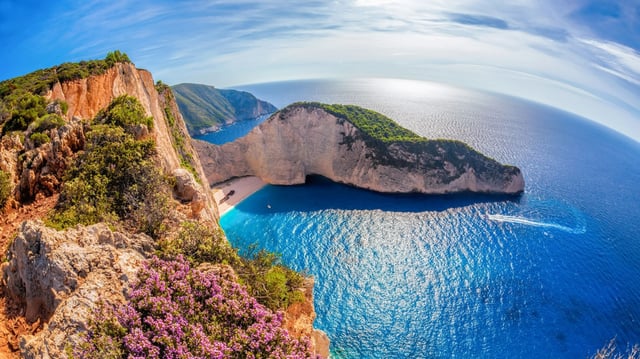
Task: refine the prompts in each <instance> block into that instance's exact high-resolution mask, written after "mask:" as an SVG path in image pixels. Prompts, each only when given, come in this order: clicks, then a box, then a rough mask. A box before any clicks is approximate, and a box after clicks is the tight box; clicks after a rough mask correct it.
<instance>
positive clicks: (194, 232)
mask: <svg viewBox="0 0 640 359" xmlns="http://www.w3.org/2000/svg"><path fill="white" fill-rule="evenodd" d="M159 244H160V253H161V256H162V257H164V258H176V257H177V256H178V255H184V256H185V257H186V258H187V259H188V260H189V261H190V262H191V263H195V264H198V263H203V262H209V263H224V264H231V265H234V266H237V264H239V262H240V257H239V256H238V254H237V253H236V251H235V250H234V249H233V248H232V247H231V246H230V245H229V242H228V241H227V239H226V237H225V236H224V232H222V230H221V229H219V228H216V229H213V228H210V227H207V226H205V225H203V224H201V223H199V222H194V221H185V222H182V224H181V226H180V231H179V232H178V235H177V236H176V238H174V239H163V240H161V241H160V243H159Z"/></svg>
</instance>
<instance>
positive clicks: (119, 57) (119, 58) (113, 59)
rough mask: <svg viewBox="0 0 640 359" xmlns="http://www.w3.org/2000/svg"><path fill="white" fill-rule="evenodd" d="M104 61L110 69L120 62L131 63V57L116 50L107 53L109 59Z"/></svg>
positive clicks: (106, 58)
mask: <svg viewBox="0 0 640 359" xmlns="http://www.w3.org/2000/svg"><path fill="white" fill-rule="evenodd" d="M104 61H105V62H106V63H107V65H108V66H109V67H112V66H113V65H115V64H116V63H118V62H128V63H130V62H131V60H130V59H129V56H127V54H125V53H124V52H120V50H115V51H111V52H109V53H107V57H105V59H104Z"/></svg>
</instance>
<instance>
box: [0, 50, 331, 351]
mask: <svg viewBox="0 0 640 359" xmlns="http://www.w3.org/2000/svg"><path fill="white" fill-rule="evenodd" d="M120 55H122V54H120ZM123 56H124V57H125V58H126V55H123ZM107 58H109V56H108V57H107ZM90 66H93V67H90ZM88 67H90V69H91V71H95V72H89V73H88V74H87V72H86V71H85V70H86V69H87V68H88ZM96 67H97V68H98V69H97V70H95V69H96ZM69 68H70V69H72V70H73V71H72V74H73V75H72V76H71V77H70V78H68V77H66V76H63V70H64V69H69ZM62 78H64V79H62ZM23 99H27V100H29V101H23ZM0 100H2V102H0V109H4V108H9V109H11V111H7V112H3V111H0V129H1V130H2V138H1V141H0V175H2V177H1V178H0V179H2V181H3V183H2V185H3V194H2V196H3V198H2V203H0V204H2V205H3V207H4V208H0V212H1V213H2V221H1V222H0V233H1V234H2V235H1V236H0V249H1V250H2V253H1V255H2V259H3V262H2V263H1V264H0V273H1V276H0V323H1V325H0V356H4V355H11V356H16V357H17V356H18V355H20V356H22V357H28V358H31V357H33V358H36V357H38V358H49V357H51V358H57V357H63V356H67V355H68V354H69V350H71V349H74V350H75V349H77V348H80V347H82V344H83V343H84V344H85V345H86V344H87V338H86V333H88V332H89V333H91V332H92V331H93V330H95V329H96V328H95V325H96V322H100V319H96V318H95V315H97V314H96V313H98V311H99V310H101V308H103V306H105V307H104V308H107V307H109V308H114V307H115V306H119V305H123V303H130V301H132V293H133V292H135V291H134V290H133V287H132V285H134V284H136V283H137V282H136V278H137V277H138V276H139V275H140V273H143V276H144V273H147V274H148V273H149V271H150V270H151V269H149V266H148V265H147V264H146V263H149V261H156V262H155V263H156V264H158V263H161V264H162V265H163V266H164V267H162V268H160V269H158V268H156V267H158V266H156V267H154V268H153V270H165V271H170V270H172V268H175V267H174V266H182V267H183V268H184V267H188V265H189V264H190V263H191V264H193V263H205V262H206V263H210V264H212V265H214V266H216V265H219V264H220V263H232V264H233V265H234V266H235V267H233V269H231V271H234V270H237V271H238V272H239V273H238V274H237V277H236V275H235V274H234V275H233V276H231V277H232V278H231V279H229V278H227V277H226V276H222V275H220V274H219V273H215V272H212V273H208V272H203V271H199V270H198V269H196V268H192V269H186V270H185V271H189V270H190V271H192V272H193V273H194V274H193V276H192V277H188V278H185V280H191V278H198V279H201V278H205V277H206V278H207V279H206V281H205V282H204V283H199V284H197V285H195V286H196V287H197V288H200V287H202V285H214V284H215V283H218V284H219V285H220V286H221V287H223V288H225V290H228V292H225V294H224V295H223V298H225V300H228V301H230V302H234V301H235V302H234V303H236V304H241V305H245V306H247V308H246V309H247V310H242V311H240V312H238V313H232V314H233V315H235V316H236V317H234V316H229V315H228V316H227V317H225V318H236V319H237V318H240V317H242V320H236V321H231V322H229V323H226V324H224V325H227V326H230V327H231V326H234V327H235V328H236V329H234V330H238V333H242V335H240V336H238V337H237V338H224V337H220V338H217V339H216V340H217V342H216V348H224V345H226V343H229V345H231V344H233V347H232V348H233V349H228V350H234V351H239V353H240V354H238V355H242V353H243V352H245V351H250V350H253V349H250V348H254V347H255V348H259V349H260V350H266V351H268V350H269V348H272V349H273V348H277V347H279V346H280V347H282V348H284V349H286V350H289V351H292V352H296V351H297V352H299V353H302V354H304V356H302V354H301V357H307V356H310V355H311V354H310V353H312V352H313V350H317V351H319V352H321V353H325V352H328V349H327V348H328V342H327V341H326V340H324V339H326V338H325V337H323V336H322V335H320V334H319V332H317V331H315V330H314V329H313V327H312V322H313V320H308V318H313V317H315V312H314V311H313V298H312V297H311V295H310V294H309V295H307V296H306V297H304V296H303V295H299V296H297V297H296V296H294V295H292V293H294V292H297V291H302V290H303V289H301V288H298V287H297V286H295V285H291V284H289V283H288V282H286V281H287V280H292V281H293V279H295V278H298V276H299V277H300V278H302V276H300V275H299V274H297V273H295V272H293V271H292V270H290V269H288V268H285V267H283V266H280V265H277V266H276V264H275V263H274V262H260V266H261V267H259V268H257V266H258V264H256V263H258V262H257V261H252V259H244V258H240V257H239V256H238V254H237V252H236V251H235V250H234V249H233V248H231V246H230V245H229V243H228V242H227V239H226V237H225V236H224V232H223V231H222V230H221V228H220V227H219V224H218V218H219V214H218V210H217V207H216V204H215V202H214V201H213V197H212V194H211V193H210V191H208V190H206V189H205V188H204V186H203V179H204V178H205V175H204V171H203V167H202V165H201V163H200V160H199V157H198V154H197V153H196V151H195V149H194V148H193V146H192V144H191V142H190V141H189V136H188V131H187V128H186V125H185V123H184V120H183V118H182V116H181V114H180V112H179V110H178V105H177V104H176V102H175V98H174V96H173V93H172V92H171V90H170V88H169V87H168V86H166V85H163V84H162V83H157V84H154V82H153V78H152V76H151V74H150V73H149V72H148V71H145V70H141V69H137V68H136V67H135V66H134V65H133V64H132V63H130V62H129V61H128V58H127V61H119V60H117V61H115V62H112V63H110V64H109V63H107V62H105V61H103V60H92V61H91V62H89V65H87V63H86V62H85V63H80V64H63V65H60V66H58V67H55V68H51V69H46V70H39V71H38V72H35V73H32V74H29V75H25V76H24V77H22V78H17V79H12V80H8V81H5V82H2V83H0ZM24 103H27V104H28V106H31V107H26V108H25V107H21V106H22V104H24ZM32 104H35V105H32ZM5 106H6V107H5ZM31 113H35V114H37V116H35V117H33V118H30V117H29V118H28V117H25V116H26V115H23V114H31ZM4 189H8V191H4ZM5 192H6V193H5ZM5 197H6V198H5ZM5 202H6V203H5ZM65 211H66V212H65ZM78 218H80V219H78ZM149 224H151V225H153V226H152V227H150V226H149ZM205 242H206V244H203V243H205ZM194 246H195V247H194ZM7 247H8V251H7V252H5V248H7ZM5 253H6V254H5ZM158 256H160V257H161V258H159V257H158ZM5 259H6V260H5ZM187 259H188V262H187ZM151 267H153V266H151ZM276 267H277V271H276V269H273V268H276ZM258 269H259V270H260V271H261V272H257V271H258ZM145 270H146V272H145ZM273 271H276V272H277V273H278V274H279V275H282V279H280V277H278V278H279V280H284V281H285V283H284V284H283V285H282V286H277V287H275V289H273V288H268V289H266V288H265V285H264V281H265V278H263V277H261V275H262V276H264V275H266V274H265V273H270V274H272V273H273ZM257 273H259V274H257ZM237 278H241V279H240V280H242V283H243V285H242V286H240V285H239V284H238V279H237ZM292 278H293V279H292ZM294 282H295V281H294ZM212 283H213V284H212ZM276 284H277V285H279V284H280V282H277V283H276ZM189 285H191V283H189ZM198 286H199V287H198ZM263 288H264V289H263ZM281 288H284V289H281ZM260 290H263V292H260V294H264V295H265V297H268V296H269V295H271V294H272V292H270V291H274V290H278V291H279V292H278V295H277V296H275V295H274V298H288V297H287V296H291V298H298V299H299V300H294V299H291V303H293V305H297V307H295V308H298V310H296V311H295V313H294V314H292V315H289V314H287V320H288V323H295V324H292V325H293V326H292V327H291V328H295V331H293V332H292V336H291V337H290V336H289V334H287V333H286V332H283V331H284V330H286V329H285V327H284V323H282V320H283V317H281V316H279V314H277V312H278V311H279V310H285V309H287V308H286V307H283V305H284V304H282V303H285V304H287V305H288V304H289V303H290V302H289V301H285V302H275V304H272V305H271V306H268V305H267V304H263V303H262V302H258V300H257V299H255V298H256V297H257V296H256V294H255V293H258V292H259V291H260ZM264 291H267V292H266V293H264ZM167 293H171V291H161V292H160V293H157V295H158V296H160V295H167ZM306 293H310V292H308V291H307V292H306ZM205 294H206V293H205ZM210 296H211V294H210V293H209V294H207V295H203V296H202V297H199V298H196V299H197V300H200V301H202V302H203V303H204V302H205V301H206V300H207V299H208V298H209V297H210ZM302 297H304V298H302ZM261 300H262V299H261ZM207 303H208V302H207ZM270 304H271V303H270ZM132 305H133V304H132ZM9 307H11V308H13V309H12V310H11V311H9V310H8V309H7V308H9ZM233 308H235V307H233ZM233 308H232V309H233ZM300 308H303V309H300ZM187 309H192V308H187ZM223 309H225V308H220V310H223ZM249 309H250V310H249ZM220 310H218V309H216V310H213V312H212V313H218V312H220ZM101 313H102V312H101ZM144 313H147V312H144ZM288 313H293V312H291V311H288ZM112 314H113V313H112ZM100 315H102V314H100ZM5 316H6V317H5ZM160 317H162V318H164V317H165V315H164V313H160ZM110 318H111V319H109V320H115V319H113V317H110ZM204 319H207V318H204ZM234 320H235V319H234ZM254 322H255V323H259V324H260V325H262V326H260V328H262V330H264V331H266V332H260V333H253V334H252V333H251V332H247V333H248V334H247V335H245V334H244V333H245V332H244V331H245V330H247V328H246V326H247V323H249V324H251V323H254ZM16 323H19V325H18V324H16ZM216 323H217V322H216ZM218 325H219V324H218ZM256 325H258V324H256ZM20 328H22V329H20ZM92 328H93V329H92ZM121 329H123V330H124V328H121ZM152 332H153V331H152ZM7 333H9V334H7ZM109 333H112V332H109ZM109 333H107V334H109ZM216 333H218V332H216ZM218 334H219V333H218ZM254 334H255V335H257V337H255V338H253V337H250V336H249V335H254ZM265 335H267V337H268V335H274V338H276V339H273V340H277V342H265V343H263V342H261V340H263V339H264V337H265ZM316 338H319V339H316ZM112 339H113V340H114V341H113V342H116V339H119V340H122V338H110V339H109V340H112ZM298 339H300V341H299V344H296V343H298V342H297V340H298ZM307 339H309V346H307V345H306V344H305V343H307V342H306V340H307ZM97 340H98V341H99V340H100V339H99V338H98V339H97ZM176 340H178V339H176ZM233 340H245V341H247V342H233ZM190 343H194V342H193V341H190ZM203 343H204V342H203ZM316 343H319V344H316ZM117 345H122V343H120V344H117ZM158 345H163V344H162V343H160V344H158ZM287 345H290V347H287ZM322 345H325V347H324V348H323V347H322ZM245 346H246V347H245ZM202 347H206V345H205V344H202ZM216 348H214V349H216ZM238 348H239V349H238ZM94 349H95V348H94ZM98 349H99V348H98ZM98 349H96V350H98ZM120 349H122V348H119V349H118V350H120ZM100 350H102V349H100ZM195 350H200V346H197V347H196V349H195ZM216 350H218V349H216ZM220 350H222V349H220ZM225 350H226V349H225ZM310 350H311V351H310ZM87 353H88V354H87ZM97 353H98V352H96V351H93V352H85V353H84V354H81V355H80V357H96V355H97ZM103 354H104V353H103ZM105 355H106V354H105ZM98 356H101V355H98Z"/></svg>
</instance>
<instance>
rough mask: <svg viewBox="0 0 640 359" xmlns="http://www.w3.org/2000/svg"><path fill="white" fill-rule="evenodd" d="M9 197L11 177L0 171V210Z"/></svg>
mask: <svg viewBox="0 0 640 359" xmlns="http://www.w3.org/2000/svg"><path fill="white" fill-rule="evenodd" d="M10 196H11V176H10V175H9V173H8V172H5V171H3V170H0V210H2V209H3V208H4V205H5V204H7V200H8V199H9V197H10Z"/></svg>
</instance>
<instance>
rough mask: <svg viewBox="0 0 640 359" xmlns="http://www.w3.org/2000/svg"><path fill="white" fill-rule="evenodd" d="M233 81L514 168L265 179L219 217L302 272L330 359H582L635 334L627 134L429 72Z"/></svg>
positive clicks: (636, 186)
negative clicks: (454, 181)
mask: <svg viewBox="0 0 640 359" xmlns="http://www.w3.org/2000/svg"><path fill="white" fill-rule="evenodd" d="M241 89H242V90H246V91H250V92H252V93H253V94H255V95H256V96H257V97H259V98H261V99H265V100H267V101H270V102H272V103H273V104H275V105H276V106H278V107H283V106H285V105H286V104H288V103H291V102H294V101H300V100H309V101H323V102H329V103H345V104H357V105H361V106H365V107H367V108H371V109H373V110H376V111H379V112H381V113H383V114H386V115H387V116H389V117H391V118H393V119H395V120H396V121H398V122H399V123H400V124H402V125H403V126H405V127H407V128H409V129H411V130H413V131H415V132H417V133H419V134H421V135H423V136H426V137H430V138H452V139H458V140H462V141H464V142H467V143H469V144H470V145H472V146H473V147H475V148H476V149H478V150H479V151H481V152H483V153H485V154H487V155H489V156H491V157H493V158H496V159H497V160H499V161H501V162H504V163H509V164H514V165H517V166H518V167H520V168H521V169H522V171H523V174H524V177H525V181H526V191H525V193H524V194H523V195H522V196H521V197H516V198H512V197H490V196H480V195H455V196H419V195H383V194H379V193H373V192H368V191H364V190H360V189H356V188H351V187H348V186H344V185H339V184H335V183H331V182H329V181H328V180H326V179H323V178H319V177H312V178H310V179H309V183H308V184H306V185H302V186H292V187H282V186H267V187H265V188H264V189H262V190H260V191H259V192H257V193H256V194H254V195H253V196H251V197H249V198H248V199H247V200H245V201H243V202H242V203H240V204H239V205H238V206H237V207H236V208H235V209H233V210H231V211H230V212H228V213H227V214H225V215H224V216H223V217H222V219H221V224H222V227H223V228H224V230H225V231H226V233H227V236H228V237H229V239H230V241H231V242H232V244H233V245H234V246H237V247H238V248H240V250H241V251H242V250H245V249H246V248H248V247H249V246H250V245H252V244H257V245H258V246H259V247H260V248H265V249H268V250H270V251H274V252H278V253H281V254H282V260H283V262H284V263H286V264H287V265H289V266H291V267H293V268H295V269H297V270H301V271H305V272H306V273H308V274H310V275H312V276H313V277H314V278H315V287H314V290H315V308H316V311H317V318H316V321H315V326H316V327H317V328H320V329H322V330H324V331H325V332H326V333H327V334H328V336H329V338H330V339H331V353H332V357H333V358H541V357H542V358H586V357H588V356H590V355H592V354H594V353H595V351H596V350H597V349H598V348H600V347H602V346H604V345H605V344H607V343H608V342H609V341H610V340H611V339H612V338H616V340H617V343H618V346H619V347H621V348H623V349H624V348H626V347H627V345H628V343H629V344H632V343H640V144H639V143H638V142H635V141H633V140H631V139H629V138H627V137H624V136H622V135H620V134H618V133H616V132H614V131H612V130H609V129H607V128H605V127H603V126H601V125H598V124H595V123H593V122H590V121H588V120H585V119H582V118H579V117H577V116H574V115H572V114H569V113H566V112H562V111H559V110H556V109H553V108H549V107H545V106H542V105H538V104H534V103H530V102H526V101H523V100H519V99H516V98H511V97H506V96H502V95H496V94H489V93H483V92H478V91H471V90H465V89H460V88H455V87H451V86H446V85H440V84H434V83H428V82H417V81H408V80H389V79H362V80H348V81H294V82H281V83H270V84H261V85H254V86H246V87H242V88H241ZM257 122H259V121H256V123H257ZM249 127H251V126H249ZM243 131H244V130H243ZM243 131H240V132H242V133H244V132H243ZM218 134H220V135H221V136H228V133H227V134H225V132H224V131H222V133H218ZM214 135H215V134H214ZM237 135H241V134H236V135H233V136H230V137H234V136H237ZM214 137H215V136H214ZM228 137H229V136H228ZM209 140H210V141H212V142H215V141H216V139H211V138H209ZM227 140H229V138H227V139H223V140H220V141H219V143H222V142H225V141H227Z"/></svg>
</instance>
